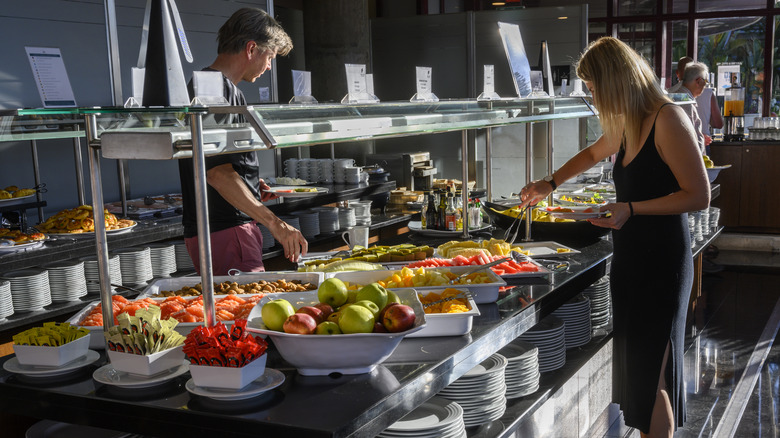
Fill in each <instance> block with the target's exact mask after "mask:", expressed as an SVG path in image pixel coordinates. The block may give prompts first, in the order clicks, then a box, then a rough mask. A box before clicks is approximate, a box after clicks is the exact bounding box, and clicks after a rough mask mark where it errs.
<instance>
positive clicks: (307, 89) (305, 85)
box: [292, 70, 311, 96]
mask: <svg viewBox="0 0 780 438" xmlns="http://www.w3.org/2000/svg"><path fill="white" fill-rule="evenodd" d="M292 75H293V92H294V93H295V96H311V72H310V71H302V70H293V71H292Z"/></svg>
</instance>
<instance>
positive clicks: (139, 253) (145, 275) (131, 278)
mask: <svg viewBox="0 0 780 438" xmlns="http://www.w3.org/2000/svg"><path fill="white" fill-rule="evenodd" d="M151 253H152V252H151V250H150V249H149V247H148V246H146V247H143V248H141V247H138V248H122V249H118V250H116V251H114V254H116V255H118V256H119V269H120V270H121V271H122V284H123V285H125V286H139V285H143V284H146V283H147V282H148V281H149V280H151V279H153V278H154V272H153V271H152V256H151Z"/></svg>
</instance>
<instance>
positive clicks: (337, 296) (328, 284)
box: [317, 278, 348, 308]
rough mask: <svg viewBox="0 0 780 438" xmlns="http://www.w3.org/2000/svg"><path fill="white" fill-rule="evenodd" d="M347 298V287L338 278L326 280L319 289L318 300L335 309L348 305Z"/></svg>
mask: <svg viewBox="0 0 780 438" xmlns="http://www.w3.org/2000/svg"><path fill="white" fill-rule="evenodd" d="M347 297H348V293H347V285H346V284H344V282H343V281H341V280H339V279H338V278H328V279H326V280H325V281H323V282H322V283H321V284H320V287H319V288H318V289H317V299H318V300H320V302H321V303H326V304H330V305H331V307H334V308H335V307H338V306H340V305H342V304H344V303H346V302H347Z"/></svg>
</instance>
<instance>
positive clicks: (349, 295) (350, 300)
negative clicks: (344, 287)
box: [347, 290, 358, 303]
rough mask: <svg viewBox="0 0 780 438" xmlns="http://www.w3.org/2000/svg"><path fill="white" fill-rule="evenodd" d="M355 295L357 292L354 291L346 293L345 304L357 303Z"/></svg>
mask: <svg viewBox="0 0 780 438" xmlns="http://www.w3.org/2000/svg"><path fill="white" fill-rule="evenodd" d="M357 293H358V291H356V290H350V291H347V303H354V302H355V301H357Z"/></svg>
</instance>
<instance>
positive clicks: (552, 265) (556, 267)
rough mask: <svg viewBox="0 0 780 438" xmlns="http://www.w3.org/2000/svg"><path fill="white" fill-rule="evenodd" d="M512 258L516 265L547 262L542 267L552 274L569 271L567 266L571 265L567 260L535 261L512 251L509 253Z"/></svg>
mask: <svg viewBox="0 0 780 438" xmlns="http://www.w3.org/2000/svg"><path fill="white" fill-rule="evenodd" d="M510 255H511V256H512V258H513V259H514V260H515V261H516V262H518V263H527V262H528V263H539V264H541V263H542V262H547V263H545V265H544V267H545V268H547V269H549V270H551V271H553V272H562V271H566V270H568V269H569V266H571V263H570V262H569V261H568V260H563V261H561V260H549V259H535V258H532V257H529V256H527V255H525V254H523V253H521V252H518V251H515V250H512V252H511V253H510Z"/></svg>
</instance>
